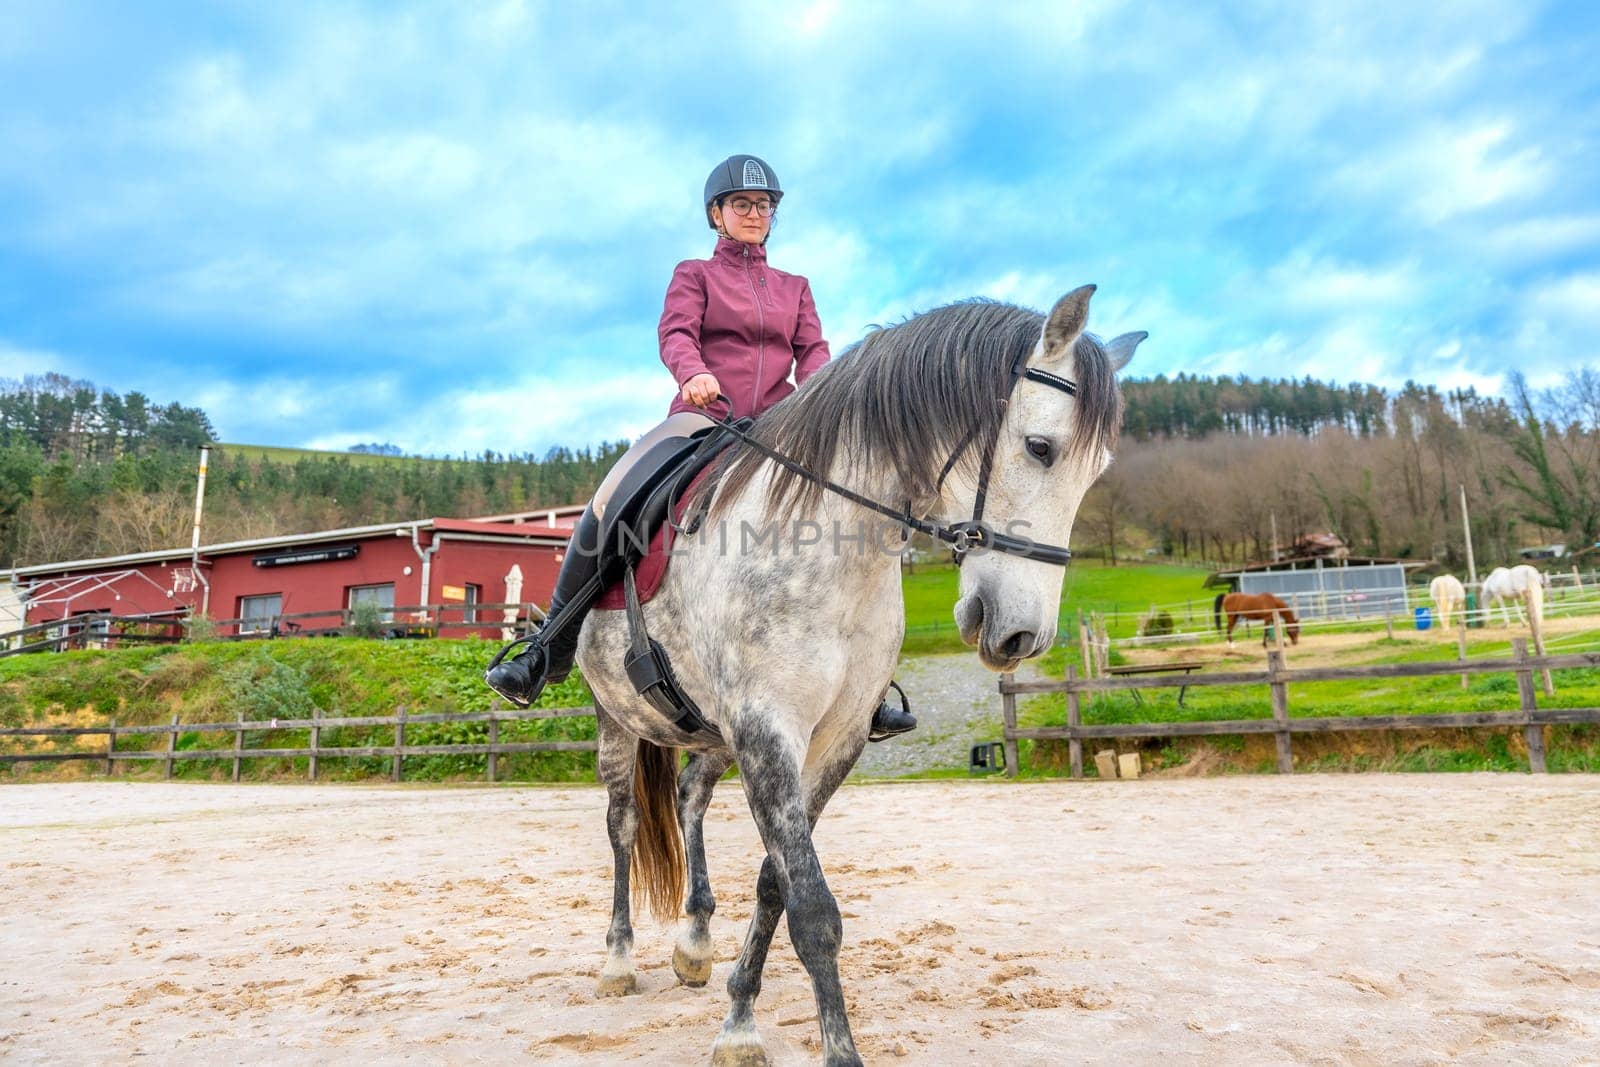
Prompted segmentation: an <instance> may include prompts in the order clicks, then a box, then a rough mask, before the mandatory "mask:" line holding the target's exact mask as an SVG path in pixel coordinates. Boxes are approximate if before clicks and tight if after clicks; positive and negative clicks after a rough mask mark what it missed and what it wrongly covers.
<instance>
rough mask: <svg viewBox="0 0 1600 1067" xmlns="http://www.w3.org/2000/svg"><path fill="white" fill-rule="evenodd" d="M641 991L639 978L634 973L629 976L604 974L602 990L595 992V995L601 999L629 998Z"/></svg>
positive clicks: (602, 976)
mask: <svg viewBox="0 0 1600 1067" xmlns="http://www.w3.org/2000/svg"><path fill="white" fill-rule="evenodd" d="M638 991H639V977H638V976H637V975H635V974H634V973H633V972H632V971H629V972H628V973H627V974H602V975H601V976H600V988H599V989H597V990H595V995H596V996H600V997H627V996H632V995H633V994H634V993H637V992H638Z"/></svg>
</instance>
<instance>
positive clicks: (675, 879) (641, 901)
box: [631, 740, 684, 922]
mask: <svg viewBox="0 0 1600 1067" xmlns="http://www.w3.org/2000/svg"><path fill="white" fill-rule="evenodd" d="M633 799H634V806H635V807H636V808H638V811H639V826H638V830H637V831H636V833H635V834H634V839H633V871H632V879H631V881H632V884H633V906H634V908H635V909H639V908H640V907H648V908H649V909H650V914H651V915H654V916H655V917H656V918H657V919H659V920H660V921H662V922H671V921H672V920H674V919H676V918H677V917H678V912H679V909H680V908H682V907H683V886H684V859H683V832H682V830H681V829H679V827H678V750H677V749H675V748H663V747H661V746H660V745H655V744H652V743H651V742H649V741H644V740H641V741H640V742H639V746H638V749H637V750H636V755H635V759H634V765H633Z"/></svg>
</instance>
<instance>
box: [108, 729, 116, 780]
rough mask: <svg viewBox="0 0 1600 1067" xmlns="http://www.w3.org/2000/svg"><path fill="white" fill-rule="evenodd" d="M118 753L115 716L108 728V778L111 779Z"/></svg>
mask: <svg viewBox="0 0 1600 1067" xmlns="http://www.w3.org/2000/svg"><path fill="white" fill-rule="evenodd" d="M116 753H117V720H116V717H115V716H113V717H112V719H111V724H110V725H109V726H108V727H107V728H106V777H107V778H109V777H111V774H112V763H111V761H112V760H113V759H115V758H116Z"/></svg>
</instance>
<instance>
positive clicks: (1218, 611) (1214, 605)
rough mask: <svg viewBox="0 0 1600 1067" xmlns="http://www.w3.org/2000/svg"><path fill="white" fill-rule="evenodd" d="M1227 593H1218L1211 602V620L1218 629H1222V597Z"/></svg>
mask: <svg viewBox="0 0 1600 1067" xmlns="http://www.w3.org/2000/svg"><path fill="white" fill-rule="evenodd" d="M1227 595H1228V594H1227V593H1218V594H1217V599H1215V600H1213V601H1212V602H1211V621H1212V622H1213V623H1215V624H1216V627H1217V629H1219V630H1220V629H1222V598H1223V597H1225V596H1227Z"/></svg>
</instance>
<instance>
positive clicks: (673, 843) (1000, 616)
mask: <svg viewBox="0 0 1600 1067" xmlns="http://www.w3.org/2000/svg"><path fill="white" fill-rule="evenodd" d="M1092 292H1093V287H1092V286H1085V287H1083V288H1081V289H1078V290H1075V291H1074V292H1072V293H1069V294H1068V295H1067V296H1065V297H1063V298H1062V299H1061V301H1060V302H1059V303H1058V304H1057V305H1056V306H1055V308H1054V309H1053V310H1052V311H1051V313H1050V314H1049V316H1048V317H1046V316H1043V315H1040V314H1039V313H1037V312H1033V311H1027V310H1024V309H1022V308H1017V307H1012V306H1010V305H1006V304H999V303H993V302H988V301H973V302H964V303H960V304H954V305H951V306H949V307H944V308H939V309H937V310H934V311H930V312H927V313H926V314H923V315H919V316H916V317H914V318H911V319H908V320H907V321H905V322H903V323H900V324H898V325H895V326H891V327H888V328H885V329H881V330H875V331H873V332H871V333H869V334H868V335H867V337H866V338H865V339H863V340H862V341H861V342H859V343H858V344H856V345H854V346H852V348H851V349H850V350H849V351H847V352H845V353H844V354H842V355H841V356H840V357H839V358H838V359H836V360H834V361H833V362H832V363H831V364H829V365H828V366H826V367H824V368H823V369H822V370H820V371H818V372H817V373H816V374H815V375H814V376H813V377H812V378H811V379H809V380H808V381H807V382H806V385H805V388H803V389H800V390H798V391H797V392H795V393H794V394H793V395H792V396H790V397H788V398H786V399H785V400H784V401H782V402H781V403H780V404H778V405H776V406H775V407H774V408H773V409H772V410H771V411H769V412H768V413H767V414H766V415H764V416H763V417H762V418H761V419H760V420H759V421H758V423H757V424H756V427H755V429H754V431H753V433H754V436H755V439H756V440H758V441H759V442H761V443H762V444H764V445H766V446H768V447H770V448H773V449H776V450H778V451H780V452H782V453H783V454H784V455H786V456H787V457H789V458H790V459H792V460H793V461H795V462H796V463H798V464H800V465H801V466H803V467H804V468H806V469H807V470H808V471H811V472H814V473H815V474H818V475H822V476H825V477H827V478H830V479H832V480H833V481H835V482H836V483H839V484H841V485H844V486H847V487H848V488H849V489H851V490H854V491H855V492H857V493H860V494H864V495H866V496H869V497H872V498H873V499H875V500H878V501H886V502H893V503H894V505H895V506H896V507H897V508H903V509H904V510H905V511H906V513H907V514H910V515H913V516H916V517H918V518H931V519H933V520H935V521H944V522H954V521H959V520H962V519H965V518H966V517H968V516H970V515H973V514H974V503H975V499H976V498H977V497H978V496H979V485H980V483H982V482H983V481H984V477H983V475H984V470H985V469H987V481H986V486H985V488H986V490H987V492H986V494H984V495H985V498H986V503H985V508H986V512H985V513H986V515H987V516H988V517H989V518H988V519H987V520H986V521H987V522H988V523H989V524H990V525H991V526H992V527H993V528H994V529H997V530H998V529H1000V528H1001V527H1002V524H1004V525H1005V526H1006V527H1007V528H1009V529H1011V530H1013V531H1018V530H1024V531H1025V532H1026V535H1027V537H1028V538H1031V539H1033V540H1035V541H1037V542H1040V543H1045V544H1050V545H1065V544H1066V543H1067V540H1068V536H1069V534H1070V532H1071V530H1072V523H1073V518H1074V516H1075V515H1076V513H1077V510H1078V505H1079V503H1080V501H1082V499H1083V495H1084V493H1085V492H1086V491H1087V490H1088V488H1089V487H1090V485H1091V484H1092V483H1093V482H1094V480H1095V479H1096V478H1097V477H1098V476H1099V475H1100V473H1101V472H1102V471H1103V470H1104V469H1105V468H1106V466H1107V465H1108V464H1109V463H1110V462H1111V448H1112V446H1113V445H1114V444H1115V440H1116V432H1117V428H1118V425H1119V422H1120V418H1121V399H1120V394H1119V392H1118V388H1117V383H1116V377H1115V375H1116V371H1117V370H1119V369H1120V368H1121V367H1122V366H1123V365H1124V364H1126V362H1127V361H1128V359H1129V358H1131V357H1132V355H1133V350H1134V348H1136V347H1137V345H1138V344H1139V342H1140V341H1142V340H1143V339H1144V337H1145V335H1144V334H1143V333H1138V334H1127V335H1124V336H1122V337H1119V338H1117V339H1116V340H1114V341H1112V342H1109V343H1105V344H1102V343H1101V342H1100V341H1098V340H1096V339H1095V338H1094V337H1092V336H1091V335H1089V334H1087V333H1085V332H1084V326H1085V323H1086V321H1087V317H1088V310H1089V298H1090V295H1091V294H1092ZM1024 361H1025V364H1026V373H1027V375H1028V377H1027V378H1023V379H1019V378H1017V377H1016V375H1017V374H1019V373H1021V372H1022V371H1023V368H1024ZM1052 376H1054V380H1055V381H1056V383H1057V387H1056V388H1049V387H1047V385H1048V383H1049V382H1050V381H1051V379H1052ZM1063 378H1065V379H1070V382H1066V383H1063V382H1061V379H1063ZM1040 382H1045V383H1046V385H1041V384H1039V383H1040ZM1069 385H1070V386H1072V387H1074V388H1075V395H1073V394H1072V393H1071V392H1069V391H1068V388H1067V386H1069ZM1008 390H1009V394H1008ZM708 484H710V485H711V486H712V488H710V489H707V490H705V491H704V500H703V502H704V503H705V504H706V505H707V508H708V511H707V513H706V518H705V521H704V522H703V523H702V524H701V525H700V527H699V528H698V531H697V532H696V533H694V534H693V535H692V536H685V537H682V538H680V540H679V541H678V542H677V543H676V544H675V546H674V550H673V560H672V565H671V567H670V569H669V570H668V572H667V575H666V578H665V580H664V582H663V584H662V586H661V588H660V590H659V591H658V593H657V594H656V596H655V597H654V599H652V600H650V601H649V602H648V603H647V604H645V605H644V614H645V617H646V619H647V621H648V624H649V627H650V632H651V634H652V636H653V637H655V638H656V639H657V640H659V641H660V642H661V643H662V644H663V645H664V646H665V647H666V649H667V651H668V653H669V654H670V655H671V658H672V662H673V665H674V669H675V671H676V674H677V676H678V679H679V681H680V683H681V684H682V686H683V688H684V690H685V691H686V692H687V693H688V694H689V696H691V697H692V698H693V699H694V700H695V702H696V703H697V704H698V705H699V707H700V709H701V711H702V712H703V713H704V715H705V717H706V718H707V719H708V720H710V721H711V722H713V723H714V724H716V726H717V727H718V729H719V731H720V733H721V735H722V738H721V740H720V741H719V740H717V739H714V738H711V737H708V736H707V735H706V734H705V733H703V732H701V733H696V734H688V733H683V732H680V731H679V730H678V729H677V728H676V727H675V726H673V725H672V724H671V723H669V722H668V721H667V719H666V718H665V717H664V716H662V715H661V714H660V713H659V712H657V711H655V710H654V709H653V708H652V707H651V706H650V705H649V704H648V703H646V702H645V701H644V700H643V699H642V698H641V697H639V696H638V695H636V694H635V692H634V690H633V688H632V686H631V685H630V684H629V681H628V678H627V675H626V674H625V673H624V670H623V656H624V651H625V649H626V648H627V646H628V624H627V620H626V613H624V612H621V611H596V612H594V613H593V614H591V616H590V617H589V619H588V620H587V622H586V624H585V626H584V629H583V632H582V635H581V637H580V641H579V650H578V662H579V664H580V665H581V666H582V668H583V674H584V677H585V678H586V679H587V680H588V682H589V685H590V686H591V688H592V689H593V691H594V696H595V711H596V715H597V717H598V719H599V773H600V778H601V779H602V780H603V782H604V783H605V786H606V789H607V792H608V796H609V809H608V812H607V816H606V827H607V830H608V831H609V833H610V837H611V845H612V850H613V855H614V860H615V889H614V894H613V900H612V908H613V910H612V921H611V927H610V930H609V932H608V933H607V935H606V946H607V949H608V954H607V957H606V962H605V967H604V969H603V971H602V973H601V977H600V985H599V992H600V995H602V996H606V995H621V994H626V993H631V992H633V991H634V990H635V988H636V985H637V983H636V979H635V974H634V965H633V961H632V958H631V951H632V946H633V928H632V925H631V918H630V877H631V878H632V887H633V890H634V894H633V895H634V896H636V897H638V898H639V899H640V900H641V901H644V902H647V903H648V904H649V906H650V909H651V911H652V912H653V913H654V914H655V915H657V916H658V917H660V918H664V919H673V918H677V917H678V916H679V914H680V912H679V908H680V905H681V907H682V909H683V913H684V914H685V915H686V918H685V921H684V922H683V924H682V926H681V929H680V933H679V936H678V940H677V945H676V949H675V951H674V952H673V970H674V971H675V973H676V974H677V976H678V978H679V980H680V981H682V982H683V983H684V984H685V985H689V986H701V985H704V984H705V983H706V982H707V981H708V980H709V978H710V975H711V965H712V950H711V937H710V920H711V915H712V912H713V910H714V909H715V906H716V901H715V898H714V897H713V895H712V892H711V884H710V880H709V877H708V874H707V871H706V858H705V846H704V839H703V835H702V829H701V821H702V818H703V816H704V814H705V810H706V806H707V804H708V803H709V801H710V798H711V791H712V789H713V787H714V786H715V785H716V783H717V781H718V780H719V779H720V778H721V777H722V775H723V773H724V772H725V771H726V770H727V769H728V767H729V766H730V765H731V764H733V763H735V762H736V763H737V764H738V767H739V780H740V784H741V785H742V786H743V787H744V791H745V796H746V799H747V800H748V803H749V807H750V812H751V814H752V816H753V817H754V819H755V823H756V826H757V828H758V829H759V831H760V834H761V840H762V842H763V844H764V845H765V847H766V857H765V859H764V861H763V862H762V864H761V871H760V875H759V877H758V878H757V881H756V906H755V912H754V915H753V916H752V918H751V921H750V926H749V931H748V933H747V935H746V937H745V942H744V948H743V951H742V952H741V953H740V955H739V958H738V960H737V961H736V962H735V964H734V966H733V969H732V972H731V973H730V975H729V977H728V985H727V988H728V994H729V997H730V998H731V1000H732V1004H731V1006H730V1009H729V1011H728V1015H727V1018H726V1021H725V1022H724V1023H723V1026H722V1030H721V1032H720V1034H719V1035H718V1036H717V1039H716V1042H715V1044H714V1045H713V1050H712V1051H713V1056H712V1058H713V1062H714V1063H719V1064H751V1063H765V1062H767V1057H766V1050H765V1046H764V1045H763V1043H762V1039H761V1036H760V1034H759V1033H758V1031H757V1029H756V1025H755V1019H754V1005H755V1000H756V996H757V994H758V993H759V992H760V990H761V972H762V968H763V966H764V965H765V962H766V957H767V948H768V945H769V944H770V942H771V940H772V936H773V932H774V930H775V929H776V927H777V923H778V920H779V918H780V917H781V916H782V915H784V914H785V913H787V915H788V922H789V933H790V937H791V939H792V941H793V944H794V947H795V951H796V953H797V955H798V956H799V957H800V961H801V963H802V964H803V965H804V966H805V969H806V971H807V972H808V973H809V975H810V977H811V982H812V988H813V991H814V993H815V995H816V1003H817V1018H818V1023H819V1025H820V1027H821V1031H822V1033H821V1037H822V1049H823V1060H824V1062H825V1063H827V1064H856V1063H860V1062H861V1060H860V1057H859V1055H858V1054H857V1052H856V1048H855V1042H854V1039H853V1037H852V1036H851V1031H850V1021H849V1019H848V1017H847V1016H846V1012H845V997H844V991H843V990H842V988H841V987H840V983H839V970H838V953H839V945H840V940H841V937H842V926H841V921H840V914H839V908H838V905H837V904H836V903H835V901H834V897H833V894H832V893H831V892H830V891H829V888H828V884H827V881H826V879H825V878H824V876H823V869H822V864H821V863H820V861H819V860H818V857H817V853H816V850H815V849H814V848H813V846H812V837H811V832H812V828H813V826H814V825H815V823H816V821H817V818H818V816H820V815H821V814H822V810H823V807H824V806H825V805H826V804H827V802H828V800H829V798H830V797H832V795H833V793H834V791H835V790H837V789H838V787H839V785H840V783H842V782H843V781H844V779H845V777H846V775H848V774H849V772H850V769H851V768H852V767H853V766H854V765H855V762H856V759H857V758H858V757H859V756H860V754H861V750H862V748H863V746H864V745H865V744H866V740H867V731H868V726H869V723H870V720H871V716H872V712H873V710H874V709H875V708H876V707H877V705H878V702H879V700H880V699H881V698H882V697H883V696H884V694H885V692H886V691H887V688H888V684H889V680H890V677H891V674H892V673H893V671H894V667H895V662H896V659H897V656H898V654H899V651H900V643H901V639H902V637H903V636H904V629H905V619H904V612H903V607H902V600H901V591H900V558H899V557H900V551H901V542H902V527H901V526H900V525H898V524H895V523H885V522H884V521H883V520H882V518H881V516H879V515H876V514H874V513H873V512H871V511H869V510H866V509H865V508H863V507H861V506H859V505H857V504H855V503H852V502H850V501H848V500H847V499H845V498H843V497H842V496H840V495H838V494H836V493H833V492H827V491H824V490H823V489H822V488H821V487H819V486H818V485H817V484H816V483H815V482H812V481H809V480H807V479H806V478H804V477H801V476H798V475H796V474H795V473H794V472H793V471H790V470H786V469H784V468H783V467H781V466H779V465H777V464H775V463H773V462H771V461H770V460H769V459H767V458H764V457H763V456H762V455H761V454H759V452H757V451H754V450H752V449H750V448H748V447H736V448H735V449H734V450H733V451H732V454H730V455H728V456H725V457H724V459H723V460H722V461H721V463H720V465H719V466H718V467H717V468H716V469H715V470H714V472H713V475H712V477H711V478H710V479H709V481H708ZM1062 577H1063V576H1062V569H1061V567H1060V566H1058V565H1054V564H1052V563H1049V562H1041V561H1040V560H1039V559H1037V558H1029V557H1027V556H1026V555H1022V556H1018V555H1002V554H1000V553H998V552H983V551H973V552H970V553H968V554H967V555H966V556H965V557H964V563H963V565H962V567H961V573H960V593H959V600H958V601H957V604H956V607H955V617H956V621H957V623H958V626H959V629H960V631H961V636H962V638H963V640H964V641H965V642H966V643H967V644H969V645H976V647H977V651H978V656H979V658H980V659H981V660H982V661H983V663H984V664H985V665H987V666H988V667H989V668H990V669H992V670H995V671H1010V670H1012V669H1014V668H1015V667H1016V666H1017V665H1018V663H1020V662H1021V661H1022V660H1024V659H1026V658H1028V657H1031V656H1037V655H1039V654H1040V653H1042V652H1044V651H1045V650H1046V649H1048V648H1049V647H1050V644H1051V640H1052V638H1053V635H1054V633H1055V628H1056V619H1057V616H1058V613H1059V610H1060V601H1061V589H1062ZM680 749H686V750H688V753H689V755H688V760H687V763H686V765H685V766H683V767H682V769H681V770H680V769H679V761H680V757H679V750H680ZM680 834H681V836H680ZM685 868H687V870H685ZM686 874H687V890H688V892H687V897H686V898H685V895H684V888H685V876H686Z"/></svg>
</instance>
